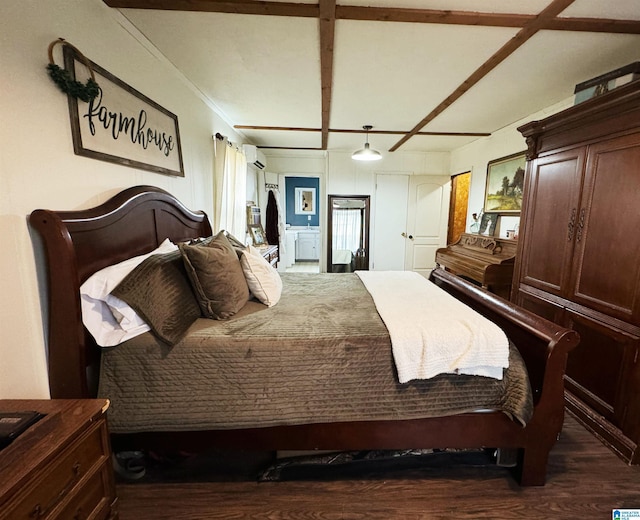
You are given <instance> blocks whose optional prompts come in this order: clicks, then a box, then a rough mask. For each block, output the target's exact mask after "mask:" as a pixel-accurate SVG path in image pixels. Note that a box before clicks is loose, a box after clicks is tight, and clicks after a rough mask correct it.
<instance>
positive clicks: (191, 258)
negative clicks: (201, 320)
mask: <svg viewBox="0 0 640 520" xmlns="http://www.w3.org/2000/svg"><path fill="white" fill-rule="evenodd" d="M179 247H180V252H181V253H182V259H183V261H184V265H185V268H186V270H187V275H188V276H189V279H190V280H191V287H192V288H193V292H194V293H195V295H196V299H197V301H198V304H199V305H200V310H201V311H202V314H203V315H204V316H205V317H206V318H213V319H215V320H224V319H227V318H230V317H231V316H233V315H234V314H235V313H236V312H238V311H239V310H240V309H242V307H244V306H245V304H246V303H247V302H248V301H249V287H248V286H247V281H246V279H245V277H244V273H243V271H242V266H241V265H240V260H239V259H238V254H237V252H236V250H235V249H234V248H233V247H232V246H231V244H230V243H229V240H228V239H227V237H226V236H225V235H224V232H222V231H221V232H220V233H218V234H217V235H216V236H215V237H213V239H212V240H211V241H210V242H208V243H207V244H204V245H194V246H191V245H188V244H180V246H179Z"/></svg>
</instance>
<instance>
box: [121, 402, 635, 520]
mask: <svg viewBox="0 0 640 520" xmlns="http://www.w3.org/2000/svg"><path fill="white" fill-rule="evenodd" d="M447 456H448V454H445V455H444V457H447ZM460 458H462V457H460V456H457V457H453V458H451V459H449V460H448V461H446V459H445V458H443V457H434V460H437V462H436V463H431V462H428V463H427V464H425V465H424V466H422V467H405V468H403V469H396V470H394V469H392V468H388V467H387V468H385V469H384V470H380V469H378V470H377V471H374V472H370V473H366V472H364V473H363V472H361V473H360V474H359V475H358V476H353V475H351V476H350V478H348V479H346V478H340V477H339V476H335V477H334V478H327V477H326V475H325V478H323V479H321V480H315V481H314V480H311V481H309V480H306V481H285V482H256V481H255V480H248V478H247V477H246V475H245V476H244V477H243V476H242V475H240V474H236V475H235V477H233V478H232V479H227V481H220V480H221V479H220V477H219V474H218V473H217V472H216V471H213V472H212V475H210V478H207V476H206V475H204V476H203V475H202V473H201V472H199V473H198V476H197V477H195V476H193V478H190V476H189V475H188V472H186V474H185V472H184V471H183V473H182V474H180V472H179V471H178V472H176V471H173V473H171V472H167V473H166V475H167V477H166V478H164V481H163V477H162V472H160V473H158V472H156V473H155V474H154V472H153V471H152V470H151V468H150V471H149V476H148V478H146V480H145V479H143V480H141V481H138V482H135V483H125V482H119V483H118V485H117V491H118V496H119V500H120V518H121V520H134V519H135V520H140V519H154V520H164V519H166V520H169V519H171V520H178V519H180V520H182V519H185V520H195V519H227V520H231V519H238V518H251V519H258V518H259V519H270V520H278V519H305V520H316V519H318V520H338V519H340V520H389V519H407V520H412V519H431V518H456V519H458V518H491V519H496V520H499V519H510V520H511V519H514V518H530V519H536V520H539V519H547V518H549V519H551V518H553V519H560V518H562V519H581V520H586V519H610V518H612V510H613V509H614V508H627V509H632V508H638V509H640V467H639V466H627V465H626V464H625V463H624V462H623V461H622V460H620V459H619V458H618V457H617V456H616V455H615V454H613V453H612V452H611V451H610V450H608V449H607V448H606V447H605V446H604V445H602V444H601V443H600V442H599V441H598V440H597V439H596V438H594V437H593V436H592V435H591V434H590V433H588V432H587V431H586V430H584V429H583V428H582V427H581V426H580V425H579V424H578V423H577V422H576V420H575V419H574V418H573V417H571V416H570V415H568V414H567V417H566V418H565V426H564V429H563V432H562V436H561V439H560V440H559V441H558V443H557V444H556V446H555V448H554V450H553V451H552V453H551V458H550V462H549V471H548V478H547V484H546V486H544V487H538V488H521V487H519V486H518V485H517V484H516V482H515V481H514V480H513V478H512V477H511V474H510V473H509V470H508V469H506V468H500V467H497V466H495V465H492V464H489V463H481V461H479V460H478V454H477V453H476V454H471V455H470V458H469V459H468V460H466V461H465V462H466V464H458V463H457V462H456V461H458V460H459V459H460ZM443 461H446V462H444V464H443ZM207 480H209V481H207Z"/></svg>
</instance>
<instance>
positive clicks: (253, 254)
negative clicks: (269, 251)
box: [240, 246, 282, 307]
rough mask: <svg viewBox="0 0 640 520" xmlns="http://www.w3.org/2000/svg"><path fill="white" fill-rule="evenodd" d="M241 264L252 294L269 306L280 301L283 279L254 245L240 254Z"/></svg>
mask: <svg viewBox="0 0 640 520" xmlns="http://www.w3.org/2000/svg"><path fill="white" fill-rule="evenodd" d="M240 264H241V265H242V271H243V272H244V277H245V278H246V280H247V285H248V286H249V290H250V291H251V294H253V295H254V296H255V297H256V298H257V299H258V300H260V301H261V302H262V303H264V304H265V305H267V306H268V307H272V306H274V305H275V304H276V303H278V302H279V301H280V296H281V295H282V279H281V278H280V275H279V274H278V271H276V270H275V269H274V267H273V266H272V265H271V264H270V263H269V262H267V260H266V259H265V258H264V257H263V256H262V255H261V254H260V251H258V250H257V249H256V248H255V247H253V246H248V247H247V249H246V250H245V251H243V253H242V255H240Z"/></svg>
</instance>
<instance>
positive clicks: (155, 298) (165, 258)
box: [111, 251, 200, 345]
mask: <svg viewBox="0 0 640 520" xmlns="http://www.w3.org/2000/svg"><path fill="white" fill-rule="evenodd" d="M111 294H113V295H114V296H116V297H118V298H120V299H121V300H123V301H125V302H126V303H128V304H129V305H131V307H133V309H134V310H135V311H136V312H137V313H138V314H139V315H140V317H141V318H142V319H143V320H144V321H146V322H147V324H148V325H149V327H150V328H151V332H153V333H154V334H155V335H156V337H158V338H159V339H160V340H162V341H164V342H165V343H167V344H169V345H175V344H176V343H177V342H178V341H180V340H181V339H182V337H183V336H184V335H185V334H186V332H187V329H188V328H189V327H190V326H191V324H192V323H193V322H194V321H195V320H196V319H198V318H199V317H200V307H199V306H198V302H197V300H196V297H195V295H194V294H193V290H192V289H191V284H190V283H189V278H188V277H187V273H186V271H185V267H184V263H183V261H182V256H181V254H180V251H173V252H171V253H167V254H163V255H153V256H150V257H149V258H147V259H146V260H144V261H143V262H142V263H141V264H140V265H139V266H138V267H136V268H135V269H134V270H133V271H131V272H130V273H129V274H128V275H127V276H126V277H125V278H124V279H123V280H122V282H120V284H119V285H118V286H117V287H116V288H115V289H114V290H113V291H111Z"/></svg>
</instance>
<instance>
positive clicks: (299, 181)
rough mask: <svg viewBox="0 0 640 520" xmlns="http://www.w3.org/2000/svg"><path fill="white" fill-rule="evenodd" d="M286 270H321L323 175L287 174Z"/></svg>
mask: <svg viewBox="0 0 640 520" xmlns="http://www.w3.org/2000/svg"><path fill="white" fill-rule="evenodd" d="M284 180H285V190H284V191H285V241H286V244H285V251H286V254H285V258H284V261H285V265H284V267H285V271H286V272H305V273H319V272H320V258H321V246H320V244H321V239H320V237H321V228H320V222H322V220H321V214H320V213H321V204H320V201H321V200H322V195H321V193H320V187H321V186H320V178H319V177H310V176H289V175H287V176H285V179H284Z"/></svg>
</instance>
